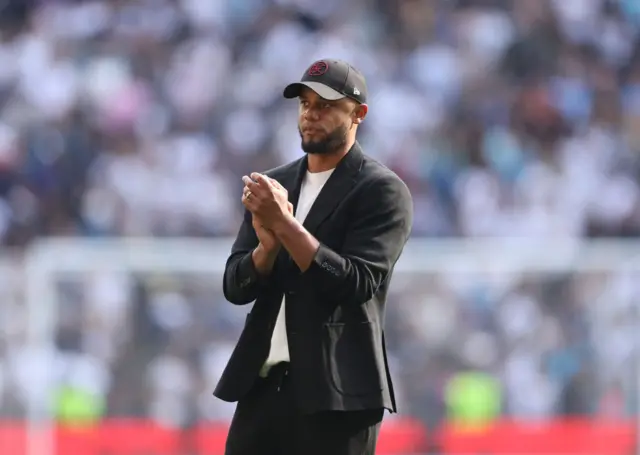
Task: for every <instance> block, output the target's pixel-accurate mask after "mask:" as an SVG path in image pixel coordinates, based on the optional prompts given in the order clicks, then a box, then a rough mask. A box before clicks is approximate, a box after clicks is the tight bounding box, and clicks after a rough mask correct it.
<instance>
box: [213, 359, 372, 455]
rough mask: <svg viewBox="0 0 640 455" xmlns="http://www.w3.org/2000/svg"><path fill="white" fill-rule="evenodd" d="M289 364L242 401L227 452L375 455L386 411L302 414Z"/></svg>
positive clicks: (275, 369) (241, 454)
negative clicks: (296, 400) (295, 397)
mask: <svg viewBox="0 0 640 455" xmlns="http://www.w3.org/2000/svg"><path fill="white" fill-rule="evenodd" d="M290 381H291V376H290V374H289V370H288V368H287V364H280V365H277V366H275V367H273V368H272V369H271V372H270V374H269V376H268V377H267V378H265V379H259V380H258V382H257V384H256V385H255V386H254V387H253V389H252V390H251V392H250V393H249V394H248V395H247V396H246V397H245V398H243V399H242V400H240V401H239V402H238V406H237V408H236V412H235V414H234V416H233V420H232V421H231V427H230V429H229V436H228V437H227V445H226V450H225V455H374V454H375V448H376V441H377V439H378V432H379V430H380V424H381V423H382V417H383V414H384V410H383V409H374V410H366V411H326V412H319V413H316V414H308V415H306V414H301V413H300V412H298V411H297V409H296V403H295V400H294V396H293V390H292V387H291V382H290Z"/></svg>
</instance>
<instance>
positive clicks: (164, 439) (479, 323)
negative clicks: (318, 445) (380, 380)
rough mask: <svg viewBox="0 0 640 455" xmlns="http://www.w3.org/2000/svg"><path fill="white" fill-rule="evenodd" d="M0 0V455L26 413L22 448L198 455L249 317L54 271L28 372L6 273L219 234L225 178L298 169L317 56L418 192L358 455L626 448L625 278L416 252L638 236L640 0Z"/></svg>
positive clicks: (14, 287)
mask: <svg viewBox="0 0 640 455" xmlns="http://www.w3.org/2000/svg"><path fill="white" fill-rule="evenodd" d="M1 4H2V6H1V8H2V9H0V34H1V39H0V56H1V58H0V62H1V64H0V239H1V240H2V244H3V249H2V253H1V254H0V270H1V271H2V273H1V274H0V421H1V423H0V453H1V454H3V455H4V454H7V455H9V454H10V455H23V454H26V450H27V448H28V447H29V445H28V444H27V442H28V440H30V439H29V438H27V439H25V431H26V430H28V429H29V428H32V427H30V426H29V425H28V424H29V420H30V419H33V417H34V415H33V414H30V413H29V406H28V404H29V403H31V404H32V405H33V403H36V404H37V403H41V405H42V407H43V408H44V407H46V409H48V410H50V411H51V416H52V417H53V418H54V419H55V420H56V421H57V422H59V423H60V426H59V427H58V430H57V432H56V433H55V435H54V436H55V438H54V439H52V440H50V441H49V440H45V441H48V442H46V443H44V445H41V446H39V447H41V448H42V447H44V448H48V449H53V450H55V452H56V453H55V455H97V454H101V455H102V454H105V455H106V454H109V455H187V454H189V455H191V454H193V455H196V454H198V455H205V454H206V455H213V454H214V453H219V452H216V450H217V449H216V448H215V447H216V444H219V443H220V441H221V440H223V437H224V428H225V422H228V419H229V418H230V416H231V413H232V412H233V406H232V405H231V406H230V405H227V404H225V403H222V402H219V401H217V400H214V399H213V397H212V396H211V390H212V389H213V386H214V384H215V382H216V379H217V377H218V375H219V374H220V371H221V368H222V367H223V366H224V363H225V361H226V359H227V358H228V355H229V352H230V349H232V347H233V344H234V342H235V340H236V337H237V334H238V332H239V330H240V329H241V327H242V324H243V322H244V314H245V311H246V310H245V309H238V308H236V307H233V306H231V305H229V304H226V303H225V302H224V299H223V297H222V293H221V291H220V279H219V276H215V274H207V273H201V274H198V273H186V274H185V273H178V271H175V272H171V271H167V270H164V271H163V273H157V271H156V272H154V271H153V270H152V269H153V267H151V268H150V272H149V273H139V272H136V273H133V272H131V273H128V272H127V271H126V270H125V272H124V273H123V272H122V271H118V272H115V271H108V270H101V268H100V265H101V264H100V263H99V262H100V261H99V260H98V261H94V262H91V261H90V260H87V259H86V258H85V259H84V260H81V259H77V261H79V262H78V263H82V264H85V265H84V266H83V267H84V270H83V271H81V272H80V273H73V274H59V275H56V276H54V277H53V279H54V281H55V296H45V295H42V296H41V297H42V302H43V303H42V305H43V306H44V305H47V302H55V304H56V305H55V308H53V311H54V312H55V315H56V317H55V321H56V322H55V336H54V343H53V344H52V345H51V346H49V347H50V348H51V350H50V351H47V353H48V355H50V356H52V357H47V359H48V360H47V361H44V360H43V359H44V357H43V356H42V353H43V351H42V349H43V347H47V346H43V345H42V344H38V342H39V341H38V340H34V339H32V337H31V335H33V333H32V332H30V327H31V326H32V325H33V324H32V321H33V320H35V319H37V318H38V317H39V314H40V313H39V311H34V305H33V303H34V302H37V301H38V295H37V294H36V295H35V298H32V299H31V300H30V302H31V306H29V307H27V306H26V302H27V300H28V299H27V296H28V295H31V296H32V297H33V296H34V291H33V289H32V288H30V286H32V283H31V282H30V280H29V279H27V278H28V276H29V273H28V272H29V270H28V269H29V267H28V264H30V261H29V258H30V257H32V256H33V254H34V251H35V250H37V248H38V245H40V244H41V242H42V241H43V239H45V238H64V239H65V241H66V242H67V243H66V244H67V245H72V244H73V245H76V247H73V248H72V247H69V248H71V249H72V250H74V251H76V252H77V251H80V255H81V256H84V255H86V257H91V254H92V252H93V251H94V248H96V249H97V248H98V245H99V243H98V242H100V241H101V239H105V238H109V239H113V238H129V237H135V238H152V239H154V240H153V241H152V242H151V243H147V244H145V245H146V246H145V247H144V248H142V250H145V251H150V250H153V251H155V252H156V253H158V252H160V253H162V252H163V251H164V252H165V253H166V254H170V253H169V252H168V251H169V250H164V248H165V245H166V243H165V242H168V240H167V239H170V238H180V239H200V240H199V241H202V242H203V243H202V244H203V245H205V244H207V242H208V240H207V239H212V240H211V242H217V241H218V240H216V239H222V240H219V241H220V242H222V243H221V244H222V245H225V243H224V242H225V241H228V240H229V238H231V237H233V236H234V235H235V232H236V229H237V227H238V225H239V222H240V216H241V208H242V207H241V205H240V204H239V194H240V191H241V187H242V185H241V182H240V176H241V175H243V174H245V173H247V172H250V171H254V170H263V169H267V168H270V167H273V166H276V165H278V164H281V163H283V162H285V161H288V160H291V159H294V158H296V157H298V156H299V155H300V151H299V137H298V133H297V131H296V126H295V125H296V109H295V107H293V106H292V105H291V104H290V103H286V102H284V100H282V99H281V89H282V87H283V85H284V84H285V83H286V82H288V81H290V80H292V79H296V78H298V77H299V76H300V74H301V71H302V70H303V68H304V67H306V66H307V65H308V64H309V63H310V62H311V61H312V60H313V59H315V58H322V57H326V56H333V57H340V58H344V59H347V60H349V61H351V62H353V63H354V64H355V65H356V66H358V67H359V68H360V69H361V70H362V71H363V72H364V73H365V74H366V75H367V77H368V83H369V89H370V92H371V93H372V95H373V96H372V98H373V99H372V102H371V103H370V104H371V111H370V115H369V117H368V119H367V122H365V124H364V125H363V127H362V132H361V136H360V140H361V143H362V144H363V145H364V147H365V149H366V151H367V152H368V153H369V154H371V155H372V156H374V157H376V158H378V159H379V160H381V161H383V162H384V163H386V164H387V165H388V166H389V167H391V168H392V169H394V170H395V171H396V172H397V173H398V174H399V175H400V176H401V177H402V178H403V179H404V180H405V181H406V182H407V184H408V185H409V187H410V188H411V190H412V193H413V195H414V201H415V225H414V241H415V243H414V244H415V245H416V246H415V247H412V248H411V250H410V251H409V252H408V253H407V254H408V256H411V258H412V263H413V264H414V265H415V264H418V265H415V267H414V268H413V269H412V268H411V267H408V269H407V270H406V271H405V272H403V273H402V274H399V276H398V278H397V283H396V285H395V287H394V292H393V295H392V296H391V297H390V302H389V310H388V311H389V313H388V321H387V331H388V333H387V339H388V341H389V344H390V358H391V362H392V365H393V368H394V376H395V377H396V378H397V381H396V382H397V390H398V393H399V399H400V406H401V410H402V413H401V414H400V415H398V416H393V418H389V419H388V421H387V423H385V431H384V447H381V453H396V454H400V453H404V454H409V453H443V452H446V453H484V454H498V453H505V454H506V453H602V454H604V453H610V454H620V455H621V454H625V455H626V454H629V453H635V452H634V451H638V450H640V448H639V447H638V432H637V428H638V427H637V421H638V412H639V406H638V403H639V396H638V395H639V394H638V379H639V378H638V375H637V371H638V366H639V362H638V359H639V358H640V335H638V333H640V311H639V308H640V280H639V279H638V278H640V277H639V274H638V273H637V272H636V270H635V269H632V270H625V269H624V268H621V267H618V266H612V265H611V261H610V260H608V261H605V260H604V259H605V258H603V262H606V263H607V264H608V265H607V266H603V269H602V270H595V271H593V270H591V271H589V270H587V271H585V270H582V269H580V267H578V266H576V267H575V270H569V271H562V272H559V271H557V270H553V267H551V268H550V269H549V270H547V269H545V268H544V267H542V269H540V268H539V267H538V268H536V267H533V268H532V270H530V271H528V272H527V273H522V272H521V271H520V272H518V271H516V270H509V269H508V267H507V268H506V269H505V268H504V267H503V268H502V269H501V270H500V271H498V272H495V271H493V272H491V273H489V272H487V271H485V270H482V267H476V268H475V269H474V270H473V271H472V272H468V273H464V274H461V273H455V272H452V271H450V270H449V271H447V270H448V269H447V270H445V269H444V268H443V270H441V271H439V270H438V267H437V263H436V264H435V265H434V262H433V261H434V260H433V258H431V259H429V256H430V255H431V251H432V250H430V249H429V248H427V247H425V245H426V246H428V245H436V246H434V248H435V249H437V244H438V242H439V241H442V242H444V239H450V238H457V239H466V241H467V242H471V243H465V244H460V245H458V247H456V248H453V249H454V250H455V251H457V252H458V253H460V252H462V253H464V252H465V248H466V247H465V245H466V246H468V245H470V244H473V243H474V242H481V239H486V238H494V239H498V240H500V239H502V240H503V242H504V245H503V244H502V243H499V244H498V245H502V246H504V249H502V248H500V247H496V248H495V249H494V253H495V254H496V255H497V256H500V255H502V254H506V253H505V252H506V251H507V250H509V251H511V256H514V257H517V256H518V254H517V252H518V248H519V247H517V246H514V245H513V244H509V241H508V240H506V239H509V238H513V237H519V238H520V239H521V241H522V239H529V240H531V241H535V242H537V243H536V244H537V245H542V246H540V249H539V252H541V253H542V255H543V256H546V257H547V258H548V259H549V260H550V261H551V262H553V258H554V257H555V255H556V254H559V253H558V251H557V250H558V247H559V246H560V247H561V246H562V245H566V244H569V243H571V242H572V241H575V240H584V241H585V245H589V242H590V241H591V239H594V238H601V237H606V238H610V239H611V238H613V239H620V240H619V241H620V242H622V241H623V240H622V239H623V238H625V239H633V238H634V237H636V236H637V235H638V233H640V187H639V180H638V177H639V172H640V167H639V165H640V39H639V34H638V31H639V30H640V3H638V2H637V1H634V0H612V1H604V0H554V1H546V0H536V1H529V0H512V1H510V0H466V1H465V0H459V1H454V0H449V1H445V0H442V1H437V0H402V1H400V0H349V1H348V2H342V1H339V0H323V1H322V2H317V1H314V0H175V1H174V0H139V1H136V0H110V1H109V0H97V1H93V0H76V1H72V0H67V1H62V0H60V1H56V0H42V1H35V0H32V1H12V0H5V1H3V2H1ZM74 242H75V243H74ZM420 242H423V243H420ZM424 242H435V243H429V244H427V243H424ZM212 244H213V243H212ZM216 245H217V243H216ZM420 245H422V246H423V248H419V246H420ZM509 245H510V246H509ZM609 245H614V244H609ZM621 245H622V249H623V250H624V249H625V248H626V247H625V246H624V244H622V243H621ZM74 248H75V249H74ZM509 248H510V249H509ZM585 248H587V247H586V246H585ZM611 248H613V249H615V247H611ZM214 249H215V248H214ZM54 250H55V249H54ZM142 250H139V249H136V248H132V249H131V250H129V254H131V255H136V254H138V253H139V252H140V251H142ZM218 250H219V251H220V254H217V255H215V257H211V258H210V261H212V262H216V263H222V262H223V261H224V260H225V253H224V251H225V250H224V248H217V249H216V251H218ZM51 251H53V250H51ZM55 251H59V252H60V253H59V254H60V256H59V257H53V258H51V257H50V258H49V259H48V260H49V261H50V262H53V263H55V261H56V260H58V259H59V260H61V261H62V260H63V259H68V258H67V257H66V256H67V255H66V253H65V251H67V250H65V249H64V248H58V249H57V250H55ZM126 251H127V250H126V248H125V252H124V253H122V254H120V255H115V256H112V257H111V258H110V259H109V261H111V262H113V261H118V260H119V259H118V258H126V255H127V253H126ZM514 251H515V254H514ZM607 251H609V250H607ZM627 251H628V252H633V251H638V250H637V249H636V250H634V249H633V248H630V249H629V250H627ZM140 254H141V253H140ZM469 254H471V253H469ZM463 256H464V254H463ZM631 256H633V254H631ZM609 259H610V258H609ZM123 260H124V259H123ZM165 260H166V258H165ZM427 260H429V261H431V262H429V263H430V264H431V268H429V269H428V270H426V269H425V268H424V267H423V265H424V264H423V263H422V262H421V261H427ZM594 260H595V261H596V262H597V261H598V257H596V258H595V259H594ZM443 261H444V259H443ZM169 262H170V261H169ZM184 262H185V259H184V258H183V259H182V263H184ZM427 262H428V261H427ZM420 264H422V265H420ZM54 265H55V264H54ZM111 265H113V264H111ZM578 265H579V264H578ZM107 268H108V267H107ZM176 270H177V269H176ZM47 311H48V309H47V308H43V309H42V313H41V314H46V312H47ZM41 319H42V318H41ZM30 334H31V335H30ZM40 341H41V340H40ZM45 379H46V381H49V382H50V383H52V384H53V385H54V387H53V389H49V388H43V387H42V386H43V381H44V380H45ZM46 381H45V382H46ZM49 382H48V383H49ZM31 423H33V422H31ZM469 423H473V424H475V425H473V426H472V427H473V428H472V429H471V430H468V429H467V428H468V425H462V428H463V429H462V430H461V429H460V428H461V425H460V424H469ZM478 425H480V427H478ZM34 428H35V427H34ZM34 435H35V436H34ZM32 436H33V437H37V432H35V433H33V434H32ZM32 450H35V451H32V452H30V454H29V455H49V453H43V452H41V451H38V450H39V449H38V450H36V449H32Z"/></svg>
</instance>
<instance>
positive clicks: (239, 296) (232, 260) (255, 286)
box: [222, 210, 264, 305]
mask: <svg viewBox="0 0 640 455" xmlns="http://www.w3.org/2000/svg"><path fill="white" fill-rule="evenodd" d="M251 222H252V217H251V212H249V211H248V210H245V212H244V219H243V221H242V225H241V226H240V231H239V232H238V235H237V236H236V240H235V241H234V242H233V246H232V247H231V254H230V255H229V259H227V263H226V265H225V269H224V278H223V286H222V288H223V292H224V296H225V298H226V299H227V300H228V301H229V302H231V303H233V304H235V305H245V304H247V303H251V302H253V301H254V300H255V299H256V298H257V296H258V293H259V291H260V289H261V287H262V285H263V284H264V279H263V278H262V277H261V276H260V275H259V274H258V272H257V270H256V268H255V265H254V263H253V258H252V257H251V253H253V250H254V249H255V248H256V247H257V246H258V243H259V240H258V237H257V236H256V233H255V231H254V230H253V226H252V225H251Z"/></svg>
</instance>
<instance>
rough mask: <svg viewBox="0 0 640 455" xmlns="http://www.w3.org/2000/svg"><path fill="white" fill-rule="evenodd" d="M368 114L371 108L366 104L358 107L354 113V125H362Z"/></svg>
mask: <svg viewBox="0 0 640 455" xmlns="http://www.w3.org/2000/svg"><path fill="white" fill-rule="evenodd" d="M367 112H369V106H367V105H366V104H360V105H358V107H357V108H356V109H355V110H354V111H353V115H354V119H353V123H355V124H356V125H359V124H361V123H362V121H363V120H364V118H365V117H366V116H367Z"/></svg>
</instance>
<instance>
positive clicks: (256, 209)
mask: <svg viewBox="0 0 640 455" xmlns="http://www.w3.org/2000/svg"><path fill="white" fill-rule="evenodd" d="M242 181H243V182H244V185H245V186H244V189H243V191H242V203H243V204H244V206H245V207H246V208H247V210H249V211H250V212H251V213H252V215H253V216H254V218H258V219H259V220H260V224H261V225H262V226H263V227H264V228H265V229H270V230H273V229H274V227H275V226H276V225H277V224H278V223H280V222H283V221H284V220H286V218H287V216H289V215H290V213H291V211H290V208H289V206H290V204H289V194H288V192H287V190H286V189H285V188H284V187H283V186H282V185H280V183H278V182H277V181H275V180H273V179H270V178H269V177H267V176H264V175H262V174H258V173H257V172H254V173H252V174H251V177H248V176H246V175H245V176H244V177H242Z"/></svg>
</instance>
